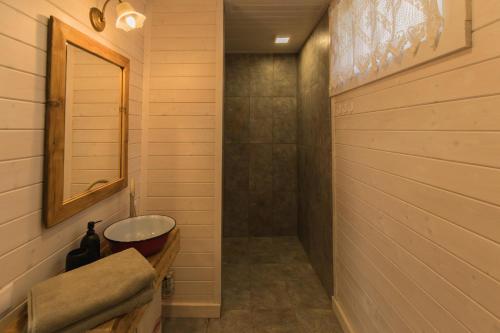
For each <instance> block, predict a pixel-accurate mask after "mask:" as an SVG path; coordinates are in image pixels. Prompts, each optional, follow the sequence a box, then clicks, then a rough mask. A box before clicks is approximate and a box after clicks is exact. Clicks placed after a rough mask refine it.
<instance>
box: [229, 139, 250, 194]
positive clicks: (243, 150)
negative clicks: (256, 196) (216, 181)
mask: <svg viewBox="0 0 500 333" xmlns="http://www.w3.org/2000/svg"><path fill="white" fill-rule="evenodd" d="M249 149H250V147H249V145H248V144H245V143H226V144H224V188H225V189H227V190H238V191H245V190H248V186H249V178H248V177H249V167H250V164H249V163H250V160H249Z"/></svg>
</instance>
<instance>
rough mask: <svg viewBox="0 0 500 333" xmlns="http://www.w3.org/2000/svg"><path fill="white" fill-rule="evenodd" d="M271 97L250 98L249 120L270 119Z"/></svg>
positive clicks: (271, 109) (271, 115) (271, 112)
mask: <svg viewBox="0 0 500 333" xmlns="http://www.w3.org/2000/svg"><path fill="white" fill-rule="evenodd" d="M272 117H273V98H272V97H250V118H272Z"/></svg>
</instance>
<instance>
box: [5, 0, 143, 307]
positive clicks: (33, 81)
mask: <svg viewBox="0 0 500 333" xmlns="http://www.w3.org/2000/svg"><path fill="white" fill-rule="evenodd" d="M131 2H132V3H133V5H134V6H135V7H136V8H137V9H138V10H144V2H145V1H143V0H132V1H131ZM95 5H96V1H95V0H79V1H76V0H74V1H68V0H37V1H33V0H2V1H0V49H1V56H0V142H1V143H2V144H1V145H0V288H2V287H3V286H5V285H7V284H9V283H13V287H14V298H13V302H14V304H20V303H22V302H23V301H24V300H25V299H26V296H27V292H28V290H29V289H30V288H31V287H32V286H33V284H35V283H37V282H39V281H42V280H44V279H47V278H49V277H51V276H53V275H55V274H57V273H59V272H61V271H63V270H64V263H65V256H66V254H67V252H68V251H69V250H71V249H73V248H75V247H77V246H78V244H79V241H80V239H81V237H83V235H84V232H85V229H86V223H87V222H88V221H89V220H101V219H102V220H104V222H103V223H101V224H100V225H99V227H98V229H99V231H102V230H103V228H104V227H105V226H107V225H108V224H110V223H111V222H113V221H116V220H117V219H120V218H123V217H126V216H127V215H128V207H129V203H128V195H127V191H126V190H125V191H123V192H121V193H119V194H116V195H114V196H112V197H110V198H108V199H106V200H105V201H102V202H101V203H99V204H97V205H95V206H94V207H92V208H90V209H87V210H85V211H83V212H81V213H79V214H78V215H76V216H74V217H72V218H71V219H69V220H68V221H65V222H63V223H61V224H59V225H57V226H55V227H53V228H51V229H45V228H44V227H43V226H42V221H41V212H40V209H41V202H42V172H43V168H42V163H43V161H42V160H43V153H44V152H43V140H44V139H43V138H44V136H43V131H44V116H45V105H44V104H45V77H46V58H47V22H48V17H49V16H50V15H54V16H56V17H58V18H59V19H61V20H63V21H64V22H65V23H67V24H69V25H72V26H73V27H75V28H76V29H79V30H80V31H82V32H84V33H86V34H88V35H89V36H91V37H92V38H95V39H96V40H97V41H99V42H101V43H103V44H104V45H106V46H108V47H110V48H112V49H114V50H116V51H117V52H119V53H121V54H123V55H125V56H127V57H129V58H130V59H131V80H130V147H129V176H130V177H131V178H135V179H136V183H137V184H138V185H140V172H139V170H140V160H141V152H140V148H141V121H140V118H141V111H142V84H143V80H142V72H143V68H142V67H143V57H144V37H143V32H142V31H133V32H129V33H125V32H122V31H120V30H117V29H116V28H115V27H114V25H113V22H114V15H115V11H114V10H113V8H111V7H110V8H109V10H108V11H107V22H108V27H107V28H106V30H105V31H104V32H103V33H97V32H95V31H94V30H93V29H92V28H91V26H90V22H89V19H88V11H89V9H90V7H92V6H95ZM111 6H113V5H111Z"/></svg>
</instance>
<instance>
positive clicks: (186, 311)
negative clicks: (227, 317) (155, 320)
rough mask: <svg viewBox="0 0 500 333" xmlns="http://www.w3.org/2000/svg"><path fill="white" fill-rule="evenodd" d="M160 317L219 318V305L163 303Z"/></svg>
mask: <svg viewBox="0 0 500 333" xmlns="http://www.w3.org/2000/svg"><path fill="white" fill-rule="evenodd" d="M162 310H163V311H162V316H163V317H172V318H220V304H213V303H173V304H172V303H163V306H162Z"/></svg>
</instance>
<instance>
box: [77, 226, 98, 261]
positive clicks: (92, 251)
mask: <svg viewBox="0 0 500 333" xmlns="http://www.w3.org/2000/svg"><path fill="white" fill-rule="evenodd" d="M99 222H101V221H91V222H89V223H88V224H87V234H86V235H85V236H84V237H83V238H82V242H81V243H80V248H81V249H85V250H87V251H88V259H89V261H90V262H94V261H96V260H99V259H100V258H101V240H100V239H99V235H97V234H96V232H95V230H94V228H95V224H96V223H99Z"/></svg>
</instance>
